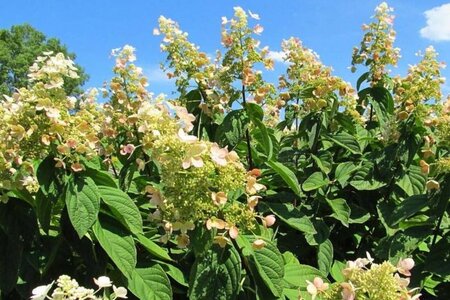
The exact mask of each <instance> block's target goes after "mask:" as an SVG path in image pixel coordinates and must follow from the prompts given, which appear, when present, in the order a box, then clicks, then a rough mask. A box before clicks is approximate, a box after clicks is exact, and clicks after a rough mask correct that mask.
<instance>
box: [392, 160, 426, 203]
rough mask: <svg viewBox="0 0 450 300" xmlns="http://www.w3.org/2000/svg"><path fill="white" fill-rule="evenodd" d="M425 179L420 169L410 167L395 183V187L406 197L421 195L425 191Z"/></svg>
mask: <svg viewBox="0 0 450 300" xmlns="http://www.w3.org/2000/svg"><path fill="white" fill-rule="evenodd" d="M425 182H426V178H425V176H424V175H423V174H422V172H421V170H420V167H418V166H410V168H409V170H408V171H407V172H406V173H405V175H404V176H403V177H402V178H400V179H399V180H398V181H397V185H398V186H399V187H400V188H402V190H404V191H405V193H406V194H407V195H408V196H412V195H417V194H421V193H422V192H423V191H424V190H425Z"/></svg>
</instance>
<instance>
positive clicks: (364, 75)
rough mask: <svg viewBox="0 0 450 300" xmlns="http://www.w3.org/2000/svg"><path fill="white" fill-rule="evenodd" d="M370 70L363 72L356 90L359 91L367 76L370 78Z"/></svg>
mask: <svg viewBox="0 0 450 300" xmlns="http://www.w3.org/2000/svg"><path fill="white" fill-rule="evenodd" d="M369 75H370V72H366V73H364V74H362V75H361V76H360V77H359V78H358V81H357V82H356V90H357V91H359V88H360V87H361V84H362V83H363V82H364V81H366V80H367V78H369Z"/></svg>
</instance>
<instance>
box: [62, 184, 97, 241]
mask: <svg viewBox="0 0 450 300" xmlns="http://www.w3.org/2000/svg"><path fill="white" fill-rule="evenodd" d="M65 200H66V205H67V212H68V213H69V218H70V222H71V223H72V225H73V227H74V228H75V230H76V232H77V233H78V236H79V237H80V238H82V237H83V236H84V235H85V234H86V233H87V231H88V230H89V228H91V226H92V224H94V222H95V221H96V220H97V215H98V211H99V209H100V195H99V193H98V189H97V186H96V185H95V183H94V181H93V180H92V179H91V178H89V177H75V179H73V177H72V179H71V180H69V182H68V184H67V190H66V199H65Z"/></svg>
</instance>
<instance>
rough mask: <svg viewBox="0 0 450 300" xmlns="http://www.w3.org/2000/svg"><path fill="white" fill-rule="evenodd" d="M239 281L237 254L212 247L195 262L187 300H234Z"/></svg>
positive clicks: (238, 259)
mask: <svg viewBox="0 0 450 300" xmlns="http://www.w3.org/2000/svg"><path fill="white" fill-rule="evenodd" d="M240 280H241V259H240V257H239V253H238V252H237V251H236V249H234V247H231V246H229V245H227V246H226V247H225V248H220V247H219V246H218V245H214V246H213V247H212V248H211V249H210V250H209V251H208V252H207V253H206V255H205V256H201V257H199V258H197V260H196V261H195V263H194V265H193V267H192V270H191V275H190V280H189V287H190V289H189V299H192V300H196V299H224V300H225V299H235V298H236V296H237V294H238V292H239V288H240V286H239V284H240Z"/></svg>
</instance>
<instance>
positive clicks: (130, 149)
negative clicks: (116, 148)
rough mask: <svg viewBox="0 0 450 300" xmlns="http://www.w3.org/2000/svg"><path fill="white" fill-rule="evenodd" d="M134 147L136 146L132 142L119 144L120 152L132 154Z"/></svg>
mask: <svg viewBox="0 0 450 300" xmlns="http://www.w3.org/2000/svg"><path fill="white" fill-rule="evenodd" d="M134 149H136V147H135V146H134V145H133V144H127V145H122V146H120V154H122V155H127V154H132V153H133V152H134Z"/></svg>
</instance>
